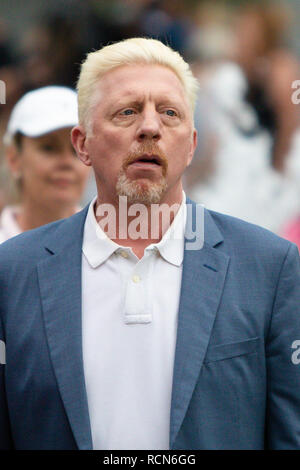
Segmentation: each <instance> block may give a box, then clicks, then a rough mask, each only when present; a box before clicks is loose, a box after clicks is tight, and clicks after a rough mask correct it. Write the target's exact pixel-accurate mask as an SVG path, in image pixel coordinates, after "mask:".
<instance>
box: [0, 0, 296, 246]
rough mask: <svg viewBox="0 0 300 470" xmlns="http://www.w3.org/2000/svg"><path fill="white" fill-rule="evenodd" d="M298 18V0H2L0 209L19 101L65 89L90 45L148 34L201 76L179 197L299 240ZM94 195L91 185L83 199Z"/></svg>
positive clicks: (7, 189)
mask: <svg viewBox="0 0 300 470" xmlns="http://www.w3.org/2000/svg"><path fill="white" fill-rule="evenodd" d="M299 24H300V1H299V0H281V1H278V0H269V1H255V0H247V1H246V0H244V1H241V0H240V1H238V0H231V1H230V0H227V1H226V0H214V1H213V2H212V1H207V0H202V1H201V0H155V1H153V0H52V1H51V2H41V1H40V0H29V1H27V2H24V1H22V0H1V3H0V80H3V81H4V82H5V84H6V103H5V104H0V210H1V208H3V207H4V206H5V205H7V204H12V203H14V200H15V198H16V195H15V193H14V185H13V183H12V181H11V178H10V176H9V172H8V169H7V165H6V163H5V157H4V153H5V152H4V146H3V143H2V137H3V134H4V132H5V129H6V124H7V120H8V118H9V115H10V112H11V109H12V107H13V105H14V104H15V103H16V101H17V100H18V99H19V98H20V97H21V96H22V95H23V94H24V93H25V92H27V91H29V90H33V89H35V88H38V87H41V86H44V85H67V86H70V87H74V86H75V84H76V79H77V76H78V71H79V66H80V63H81V62H82V60H83V59H84V58H85V55H86V53H87V52H89V51H91V50H93V49H99V48H100V47H101V46H103V45H106V44H108V43H109V42H111V41H118V40H121V39H124V38H128V37H133V36H146V37H154V38H158V39H160V40H162V41H163V42H165V43H168V44H169V45H171V46H172V47H173V48H174V49H176V50H178V51H179V52H180V53H181V54H182V55H183V57H184V58H185V59H186V60H187V61H188V62H189V63H190V64H191V66H192V68H193V71H194V73H195V74H196V76H197V77H198V79H199V81H200V85H201V88H200V92H199V97H198V102H197V106H196V111H195V126H196V128H197V131H198V147H197V150H196V154H195V157H194V160H193V163H192V165H191V166H190V168H189V169H188V171H187V173H186V175H185V180H184V184H185V190H186V193H187V194H188V195H189V196H190V197H192V198H193V199H195V200H196V201H197V202H199V203H202V204H204V205H205V206H206V207H208V208H209V209H213V210H216V211H220V212H223V213H227V214H230V215H233V216H237V217H240V218H242V219H244V220H246V221H249V222H253V223H256V224H259V225H262V226H264V227H266V228H268V229H270V230H272V231H274V232H275V233H278V234H281V235H283V236H285V237H287V238H290V239H292V240H293V241H295V242H297V237H299V239H300V235H299V234H300V104H297V102H298V101H299V102H300V91H299V93H297V88H292V86H293V83H294V82H295V81H296V80H300V65H299V63H300V28H299ZM294 86H295V85H294ZM299 88H300V87H299ZM293 93H294V97H295V98H298V99H296V100H295V99H294V102H293V101H292V95H293ZM94 191H95V187H94V185H93V182H92V181H90V183H89V185H88V188H87V190H86V192H85V194H84V196H83V199H82V204H85V203H86V202H88V201H89V200H90V199H91V197H92V196H93V193H94Z"/></svg>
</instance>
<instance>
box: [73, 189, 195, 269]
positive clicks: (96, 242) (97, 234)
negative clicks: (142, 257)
mask: <svg viewBox="0 0 300 470" xmlns="http://www.w3.org/2000/svg"><path fill="white" fill-rule="evenodd" d="M96 200H97V196H95V198H94V199H93V200H92V201H91V203H90V205H89V209H88V213H87V217H86V220H85V226H84V235H83V244H82V251H83V254H84V255H85V257H86V259H87V261H88V263H89V264H90V266H91V267H92V268H96V267H98V266H100V265H101V264H102V263H104V262H105V261H106V260H107V259H108V258H109V257H110V256H111V255H112V254H113V253H115V252H116V251H118V250H120V249H122V250H126V249H127V250H128V247H124V246H121V245H118V244H117V243H115V242H114V241H113V240H111V239H110V238H109V237H108V236H107V235H106V234H105V232H104V231H103V230H102V229H101V227H100V225H99V224H98V222H97V220H96V217H95V213H94V205H95V202H96ZM185 224H186V196H185V193H184V191H183V192H182V202H181V205H180V208H179V210H178V212H177V214H176V216H175V217H174V220H173V222H172V224H171V226H170V227H169V228H168V230H167V231H166V233H165V234H164V235H163V237H162V239H161V240H160V241H159V242H158V243H152V244H151V245H149V246H148V247H147V248H146V249H145V252H146V251H150V250H156V251H158V252H159V254H160V255H161V256H162V258H164V259H165V260H166V261H167V262H168V263H171V264H174V265H175V266H180V265H181V264H182V262H183V255H184V231H185Z"/></svg>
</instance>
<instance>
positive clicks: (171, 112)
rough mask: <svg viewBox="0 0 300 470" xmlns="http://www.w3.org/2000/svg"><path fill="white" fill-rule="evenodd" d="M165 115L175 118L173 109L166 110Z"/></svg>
mask: <svg viewBox="0 0 300 470" xmlns="http://www.w3.org/2000/svg"><path fill="white" fill-rule="evenodd" d="M166 114H167V115H168V116H171V117H173V116H177V113H176V112H175V111H174V110H173V109H167V110H166Z"/></svg>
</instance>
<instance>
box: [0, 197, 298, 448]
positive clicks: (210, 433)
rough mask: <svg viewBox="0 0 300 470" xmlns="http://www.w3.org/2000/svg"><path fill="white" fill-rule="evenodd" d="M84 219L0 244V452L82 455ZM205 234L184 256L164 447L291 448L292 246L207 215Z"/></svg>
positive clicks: (85, 419)
mask: <svg viewBox="0 0 300 470" xmlns="http://www.w3.org/2000/svg"><path fill="white" fill-rule="evenodd" d="M187 202H188V203H191V201H189V200H187ZM193 204H194V203H193ZM86 214H87V208H85V209H84V210H83V211H81V212H80V213H78V214H76V215H74V216H72V217H70V218H68V219H65V220H61V221H58V222H55V223H52V224H49V225H47V226H43V227H41V228H38V229H35V230H32V231H29V232H26V233H23V234H22V235H19V236H18V237H15V238H13V239H11V240H9V241H7V242H5V243H4V244H2V245H1V246H0V339H1V341H4V342H5V344H6V364H5V365H4V364H0V448H2V449H10V448H15V449H91V448H92V438H91V429H90V421H89V413H88V404H87V396H86V389H85V381H84V372H83V359H82V338H81V255H82V253H81V248H82V237H83V227H84V222H85V218H86ZM204 235H205V243H204V246H203V248H202V249H199V250H198V251H188V250H186V251H185V255H184V262H183V274H182V285H181V297H180V305H179V317H178V331H177V343H176V351H175V364H174V378H173V390H172V405H171V420H170V448H171V449H263V448H272V449H297V448H298V449H299V448H300V364H299V363H300V353H299V356H298V352H297V345H298V344H299V345H300V341H299V343H297V340H300V302H299V301H300V295H299V293H300V288H299V287H300V267H299V254H298V251H297V248H296V246H295V245H293V244H291V243H289V242H288V241H286V240H283V239H281V238H279V237H277V236H276V235H274V234H272V233H271V232H269V231H267V230H264V229H262V228H260V227H257V226H255V225H252V224H248V223H246V222H243V221H241V220H238V219H235V218H233V217H229V216H225V215H222V214H218V213H215V212H212V211H208V210H205V233H204ZM166 287H168V286H166ZM170 295H172V293H171V292H170ZM3 362H4V361H3Z"/></svg>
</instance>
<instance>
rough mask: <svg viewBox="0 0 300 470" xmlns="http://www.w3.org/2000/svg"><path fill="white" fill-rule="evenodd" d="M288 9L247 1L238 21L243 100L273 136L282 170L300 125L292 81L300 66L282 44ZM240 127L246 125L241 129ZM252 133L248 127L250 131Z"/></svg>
mask: <svg viewBox="0 0 300 470" xmlns="http://www.w3.org/2000/svg"><path fill="white" fill-rule="evenodd" d="M287 24H288V14H287V11H286V10H285V9H283V8H282V6H280V5H278V4H276V3H275V2H272V3H270V2H267V1H261V2H259V3H255V4H253V3H250V4H246V5H244V6H243V7H241V9H240V10H239V12H238V15H237V21H236V28H235V32H236V60H237V62H238V64H239V65H240V66H241V68H242V70H243V72H244V74H245V77H246V80H247V90H246V93H245V96H244V99H245V101H246V102H247V103H248V104H250V105H251V107H252V109H253V110H254V111H255V114H256V117H257V123H258V126H257V129H252V132H253V133H255V132H256V131H259V130H267V131H268V133H269V135H270V136H271V139H272V149H271V164H272V166H273V168H275V169H276V170H278V171H279V172H284V170H285V165H286V158H287V156H288V153H289V150H290V147H291V143H292V138H293V136H294V134H295V131H296V130H297V128H298V127H299V124H300V113H299V107H297V106H296V105H295V104H293V102H292V100H291V96H292V91H293V90H292V83H293V82H294V81H295V80H296V79H297V78H299V73H300V67H299V62H298V59H297V58H296V56H294V55H293V54H292V53H291V52H290V51H289V49H288V48H287V47H286V46H285V44H284V33H285V31H286V27H287ZM241 131H242V129H241ZM248 132H249V130H248Z"/></svg>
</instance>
